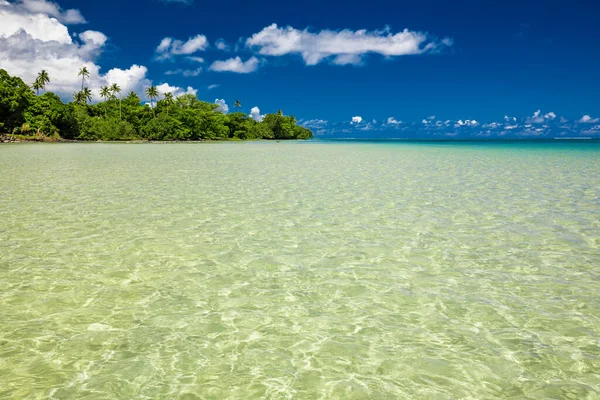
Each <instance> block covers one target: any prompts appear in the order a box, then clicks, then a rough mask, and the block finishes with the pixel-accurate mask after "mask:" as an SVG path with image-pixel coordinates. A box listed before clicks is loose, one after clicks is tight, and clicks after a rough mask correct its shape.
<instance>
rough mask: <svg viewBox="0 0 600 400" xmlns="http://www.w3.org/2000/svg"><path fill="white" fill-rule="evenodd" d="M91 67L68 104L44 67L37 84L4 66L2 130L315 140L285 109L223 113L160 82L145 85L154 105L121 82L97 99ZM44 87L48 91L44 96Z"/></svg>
mask: <svg viewBox="0 0 600 400" xmlns="http://www.w3.org/2000/svg"><path fill="white" fill-rule="evenodd" d="M89 75H90V74H89V71H88V70H87V68H85V67H83V68H81V70H80V71H79V76H80V77H81V90H80V91H77V92H75V93H74V94H73V101H72V102H69V103H64V102H63V101H62V100H61V99H60V97H58V96H57V95H56V94H54V93H52V92H46V91H45V89H46V85H47V84H48V83H49V82H50V78H51V77H50V76H49V75H48V73H47V71H45V70H42V71H41V72H40V73H39V74H38V76H37V79H36V80H35V82H33V84H32V85H31V86H29V85H27V84H26V83H25V82H24V81H23V80H22V79H21V78H19V77H16V76H10V75H9V74H8V73H7V72H6V71H5V70H3V69H0V133H3V132H4V133H8V134H12V135H21V137H23V138H38V139H40V138H41V139H48V138H50V139H61V138H62V139H73V140H252V139H276V140H286V139H310V138H312V137H313V134H312V132H311V131H310V130H309V129H306V128H304V127H302V126H300V125H297V123H296V122H297V121H296V118H295V117H294V116H293V115H291V116H286V115H284V114H283V113H282V112H281V110H280V111H278V112H277V113H276V114H267V115H265V116H264V118H263V119H262V121H260V122H259V121H255V120H254V119H253V118H251V117H250V116H249V115H247V114H245V113H243V112H240V111H237V110H238V109H239V108H241V106H242V103H241V102H240V101H239V100H236V102H235V105H234V107H235V108H236V111H235V112H233V113H229V114H224V113H222V112H221V110H220V107H219V106H218V105H217V104H214V103H209V102H205V101H201V100H199V99H198V98H197V97H196V96H195V95H192V94H185V95H182V96H178V97H175V96H174V95H173V94H172V93H165V94H164V95H163V96H162V98H161V96H160V94H159V92H158V90H157V88H156V87H155V86H150V87H148V88H147V89H146V90H145V94H146V96H147V98H148V99H150V104H145V105H144V104H142V101H141V99H140V97H139V96H138V94H137V93H135V92H130V93H128V94H127V95H126V96H124V97H122V96H121V88H120V87H119V85H117V84H116V83H114V84H111V85H109V86H104V87H102V88H100V90H99V95H100V97H101V98H102V99H103V100H104V101H102V102H99V103H95V104H92V103H91V101H92V98H93V92H92V91H91V90H90V89H89V88H88V87H86V80H87V79H88V78H89ZM40 90H43V91H44V93H43V94H41V95H40Z"/></svg>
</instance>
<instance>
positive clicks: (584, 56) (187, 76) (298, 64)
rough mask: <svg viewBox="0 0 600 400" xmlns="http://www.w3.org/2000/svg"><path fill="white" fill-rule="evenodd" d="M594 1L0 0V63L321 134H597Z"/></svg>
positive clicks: (28, 74) (27, 74)
mask: <svg viewBox="0 0 600 400" xmlns="http://www.w3.org/2000/svg"><path fill="white" fill-rule="evenodd" d="M595 3H598V2H594V1H590V0H582V1H580V0H570V1H564V0H546V1H533V0H519V1H513V0H495V1H492V0H478V1H475V0H454V1H449V0H448V1H445V0H409V1H404V0H396V1H391V0H386V1H382V0H370V1H368V2H367V1H352V0H347V1H337V0H336V1H328V0H319V1H315V0H302V1H298V0H289V1H275V0H270V1H263V0H254V1H253V2H247V1H237V0H222V1H218V2H207V1H201V0H170V1H169V0H104V1H80V0H56V1H50V0H11V1H8V0H0V68H4V69H6V70H7V71H8V72H9V73H10V74H13V75H18V76H21V77H22V78H23V79H24V80H25V81H26V82H28V83H30V82H32V81H33V80H34V79H35V76H36V75H37V73H38V72H39V71H40V70H41V69H46V70H48V72H49V75H50V78H51V82H50V84H49V85H48V89H49V90H51V91H54V92H56V93H57V94H59V95H60V96H61V97H62V98H63V99H65V100H68V99H70V98H71V97H72V94H73V92H75V91H76V90H78V87H79V88H80V84H81V81H80V79H79V77H78V76H77V71H78V70H79V68H81V67H82V66H84V65H85V66H86V67H87V68H88V69H89V70H90V71H91V77H90V81H89V86H90V88H91V89H92V90H93V91H94V92H95V93H96V97H95V99H96V100H100V98H99V96H98V95H97V91H98V89H99V87H100V86H103V85H106V84H109V83H118V84H119V85H120V86H121V87H122V88H123V91H124V92H125V93H126V92H129V91H136V92H137V93H138V94H140V95H142V96H143V91H144V89H145V88H146V87H147V86H149V85H152V84H153V85H156V86H157V87H158V89H159V92H160V93H165V92H173V93H174V94H175V95H180V94H183V93H193V94H196V95H197V96H198V97H199V98H200V99H201V100H205V101H210V102H215V103H217V104H220V105H221V109H222V110H223V112H228V111H229V108H230V107H232V105H233V103H234V102H235V100H238V99H239V100H240V101H241V102H242V104H243V107H242V108H243V111H245V112H247V113H251V115H252V116H253V118H255V119H258V120H260V119H261V118H262V116H263V115H264V114H265V113H273V112H276V111H277V110H279V109H281V110H283V112H284V113H286V114H292V113H293V114H294V115H295V116H296V118H297V119H298V120H299V121H300V123H301V124H303V125H305V126H306V127H309V128H310V129H312V130H313V132H315V135H316V136H317V137H340V138H342V137H360V138H382V137H390V138H413V137H434V138H446V137H448V138H456V137H478V138H512V137H579V136H582V137H600V96H599V93H600V78H599V73H598V71H600V24H599V23H598V21H599V17H600V4H595Z"/></svg>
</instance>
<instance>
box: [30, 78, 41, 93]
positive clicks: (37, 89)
mask: <svg viewBox="0 0 600 400" xmlns="http://www.w3.org/2000/svg"><path fill="white" fill-rule="evenodd" d="M31 87H32V88H33V90H35V92H36V94H37V95H38V96H39V95H40V89H41V88H42V84H41V83H40V79H39V78H38V79H36V80H35V82H33V84H32V85H31Z"/></svg>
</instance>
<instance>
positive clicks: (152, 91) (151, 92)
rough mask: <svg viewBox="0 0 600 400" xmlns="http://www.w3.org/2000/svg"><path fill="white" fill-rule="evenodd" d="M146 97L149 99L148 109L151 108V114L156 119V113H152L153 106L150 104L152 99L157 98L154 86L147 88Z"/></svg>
mask: <svg viewBox="0 0 600 400" xmlns="http://www.w3.org/2000/svg"><path fill="white" fill-rule="evenodd" d="M146 96H148V98H149V99H150V107H151V108H152V113H153V114H154V117H156V112H155V111H154V104H153V103H152V101H153V100H154V99H156V98H158V90H157V89H156V86H154V85H152V86H150V87H149V88H147V89H146Z"/></svg>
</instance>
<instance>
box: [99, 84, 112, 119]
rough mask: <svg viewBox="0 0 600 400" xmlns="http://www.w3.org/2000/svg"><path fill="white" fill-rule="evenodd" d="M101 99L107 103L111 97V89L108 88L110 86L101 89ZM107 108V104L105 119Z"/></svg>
mask: <svg viewBox="0 0 600 400" xmlns="http://www.w3.org/2000/svg"><path fill="white" fill-rule="evenodd" d="M100 97H102V98H103V99H104V101H106V100H107V99H108V98H109V97H110V89H109V88H108V86H102V87H101V88H100ZM106 108H107V107H106V104H104V118H106Z"/></svg>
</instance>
